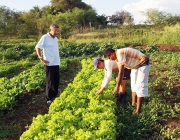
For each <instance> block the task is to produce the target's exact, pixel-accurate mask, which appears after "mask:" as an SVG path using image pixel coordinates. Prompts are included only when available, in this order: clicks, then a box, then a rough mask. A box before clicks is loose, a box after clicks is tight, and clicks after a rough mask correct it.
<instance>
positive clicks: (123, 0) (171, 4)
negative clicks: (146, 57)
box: [0, 0, 180, 24]
mask: <svg viewBox="0 0 180 140" xmlns="http://www.w3.org/2000/svg"><path fill="white" fill-rule="evenodd" d="M82 1H83V2H85V3H86V4H90V5H91V6H92V7H93V8H94V9H95V10H96V11H97V13H98V15H102V14H105V15H106V16H109V15H112V14H114V13H115V12H116V11H121V10H125V11H128V12H130V13H131V14H132V15H133V16H134V20H135V23H136V24H138V23H141V22H142V21H143V20H144V19H145V17H143V15H142V14H141V11H146V9H149V8H155V9H157V10H158V11H163V12H167V13H171V14H178V15H180V0H82ZM47 5H50V0H0V6H6V7H9V8H10V9H11V10H13V9H14V10H16V11H29V10H30V9H32V8H33V7H34V6H39V7H40V8H42V7H43V6H47Z"/></svg>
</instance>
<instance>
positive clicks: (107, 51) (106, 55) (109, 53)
mask: <svg viewBox="0 0 180 140" xmlns="http://www.w3.org/2000/svg"><path fill="white" fill-rule="evenodd" d="M114 52H115V50H114V49H111V48H108V49H106V50H105V51H104V57H105V58H107V57H108V56H110V55H111V54H112V53H114Z"/></svg>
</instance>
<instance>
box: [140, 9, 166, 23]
mask: <svg viewBox="0 0 180 140" xmlns="http://www.w3.org/2000/svg"><path fill="white" fill-rule="evenodd" d="M142 14H143V15H144V16H146V20H145V23H147V24H150V25H152V24H153V25H163V24H165V19H166V16H167V13H165V12H159V11H158V10H157V9H147V10H146V11H145V12H142Z"/></svg>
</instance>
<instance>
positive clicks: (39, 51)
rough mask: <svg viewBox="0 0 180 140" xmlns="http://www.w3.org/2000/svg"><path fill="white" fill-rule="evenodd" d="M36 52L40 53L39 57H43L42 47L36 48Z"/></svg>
mask: <svg viewBox="0 0 180 140" xmlns="http://www.w3.org/2000/svg"><path fill="white" fill-rule="evenodd" d="M36 53H37V55H38V58H41V57H42V54H41V49H40V48H36Z"/></svg>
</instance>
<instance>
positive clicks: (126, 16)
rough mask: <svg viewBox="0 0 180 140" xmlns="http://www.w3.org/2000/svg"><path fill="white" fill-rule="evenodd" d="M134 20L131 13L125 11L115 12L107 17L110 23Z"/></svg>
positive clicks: (126, 22) (127, 22)
mask: <svg viewBox="0 0 180 140" xmlns="http://www.w3.org/2000/svg"><path fill="white" fill-rule="evenodd" d="M133 21H134V19H133V16H132V14H131V13H129V12H127V11H121V12H118V11H117V12H116V13H115V14H114V15H112V16H110V17H109V23H110V24H118V25H119V24H120V25H123V24H130V23H132V22H133Z"/></svg>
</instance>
